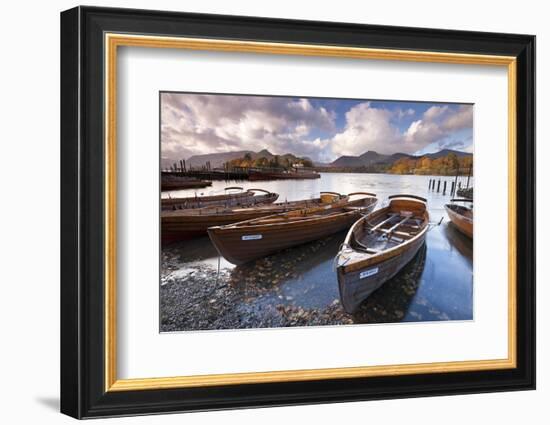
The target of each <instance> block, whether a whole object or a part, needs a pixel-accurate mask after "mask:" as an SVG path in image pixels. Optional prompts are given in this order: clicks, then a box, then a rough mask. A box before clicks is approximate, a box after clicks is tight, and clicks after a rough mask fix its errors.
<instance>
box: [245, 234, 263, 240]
mask: <svg viewBox="0 0 550 425" xmlns="http://www.w3.org/2000/svg"><path fill="white" fill-rule="evenodd" d="M241 239H242V240H243V241H257V240H258V239H262V235H243V236H242V237H241Z"/></svg>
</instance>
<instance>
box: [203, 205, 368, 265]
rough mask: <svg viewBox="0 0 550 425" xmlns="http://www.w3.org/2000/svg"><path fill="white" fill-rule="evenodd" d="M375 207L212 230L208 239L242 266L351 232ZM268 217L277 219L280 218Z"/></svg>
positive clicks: (226, 257) (227, 258)
mask: <svg viewBox="0 0 550 425" xmlns="http://www.w3.org/2000/svg"><path fill="white" fill-rule="evenodd" d="M350 204H355V203H349V202H348V203H346V206H348V205H350ZM375 206H376V199H374V201H373V203H372V204H370V205H368V206H365V208H362V209H360V208H358V209H356V210H351V211H345V212H341V213H338V214H333V215H326V216H318V217H316V218H308V219H307V220H304V221H295V222H292V221H288V222H283V223H272V224H257V225H255V224H251V225H244V226H222V227H211V228H209V229H208V236H210V240H211V241H212V243H213V244H214V246H215V247H216V249H217V250H218V252H219V253H220V254H221V255H222V256H223V257H224V258H225V259H226V260H228V261H229V262H231V263H233V264H236V265H239V264H244V263H247V262H249V261H253V260H257V259H258V258H262V257H266V256H268V255H271V254H274V253H276V252H278V251H282V250H284V249H287V248H291V247H293V246H297V245H302V244H305V243H308V242H311V241H314V240H317V239H321V238H323V237H326V236H329V235H332V234H334V233H338V232H340V231H343V230H346V229H349V227H350V226H351V225H352V224H353V223H354V222H356V221H357V219H358V218H359V217H361V214H365V213H369V212H371V211H372V210H373V209H374V207H375ZM331 207H332V208H342V206H338V207H335V206H331ZM331 207H329V208H331ZM325 208H326V207H325ZM322 209H323V208H317V210H322ZM269 217H274V218H277V215H274V216H269ZM269 217H266V219H267V218H269Z"/></svg>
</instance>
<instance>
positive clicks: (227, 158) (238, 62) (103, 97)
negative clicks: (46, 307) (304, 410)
mask: <svg viewBox="0 0 550 425" xmlns="http://www.w3.org/2000/svg"><path fill="white" fill-rule="evenodd" d="M534 70H535V37H534V36H530V35H518V34H496V33H479V32H465V31H450V30H437V29H419V28H403V27H391V26H369V25H355V24H343V23H332V22H313V21H294V20H280V19H265V18H252V17H238V16H219V15H201V14H186V13H175V12H160V11H143V10H129V9H108V8H94V7H77V8H74V9H71V10H68V11H65V12H63V13H62V14H61V104H62V108H61V112H62V123H61V164H62V169H61V193H62V205H61V207H62V208H61V211H62V217H61V221H62V229H61V246H62V253H61V254H62V278H61V306H62V307H61V355H62V358H61V366H62V367H61V411H62V412H63V413H65V414H68V415H71V416H73V417H76V418H91V417H103V416H120V415H136V414H147V413H162V412H176V411H181V412H184V411H197V410H214V409H229V408H243V407H257V406H274V405H292V404H307V403H327V402H338V401H352V400H369V399H382V398H398V397H413V396H429V395H444V394H462V393H476V392H488V391H511V390H525V389H533V388H534V387H535V133H534V122H535V106H534V105H535V86H534V85H535V75H534V74H535V71H534ZM474 203H475V208H474ZM474 212H475V213H474ZM474 224H475V225H474Z"/></svg>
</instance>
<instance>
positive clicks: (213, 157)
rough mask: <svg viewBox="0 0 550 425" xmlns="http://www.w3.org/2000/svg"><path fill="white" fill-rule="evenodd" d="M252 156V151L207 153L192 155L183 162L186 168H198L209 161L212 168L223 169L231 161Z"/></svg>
mask: <svg viewBox="0 0 550 425" xmlns="http://www.w3.org/2000/svg"><path fill="white" fill-rule="evenodd" d="M247 153H248V154H250V155H254V152H252V151H235V152H222V153H209V154H205V155H193V156H191V157H189V158H188V159H187V160H186V161H185V162H186V166H187V167H188V168H189V167H196V168H200V167H202V166H203V165H206V163H207V162H208V161H210V166H211V167H212V168H217V167H223V164H224V163H225V162H227V161H231V160H232V159H237V158H241V157H243V156H245V155H246V154H247Z"/></svg>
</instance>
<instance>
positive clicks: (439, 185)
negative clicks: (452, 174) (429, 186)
mask: <svg viewBox="0 0 550 425" xmlns="http://www.w3.org/2000/svg"><path fill="white" fill-rule="evenodd" d="M440 187H441V179H439V180H438V181H437V193H439V188H440Z"/></svg>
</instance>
